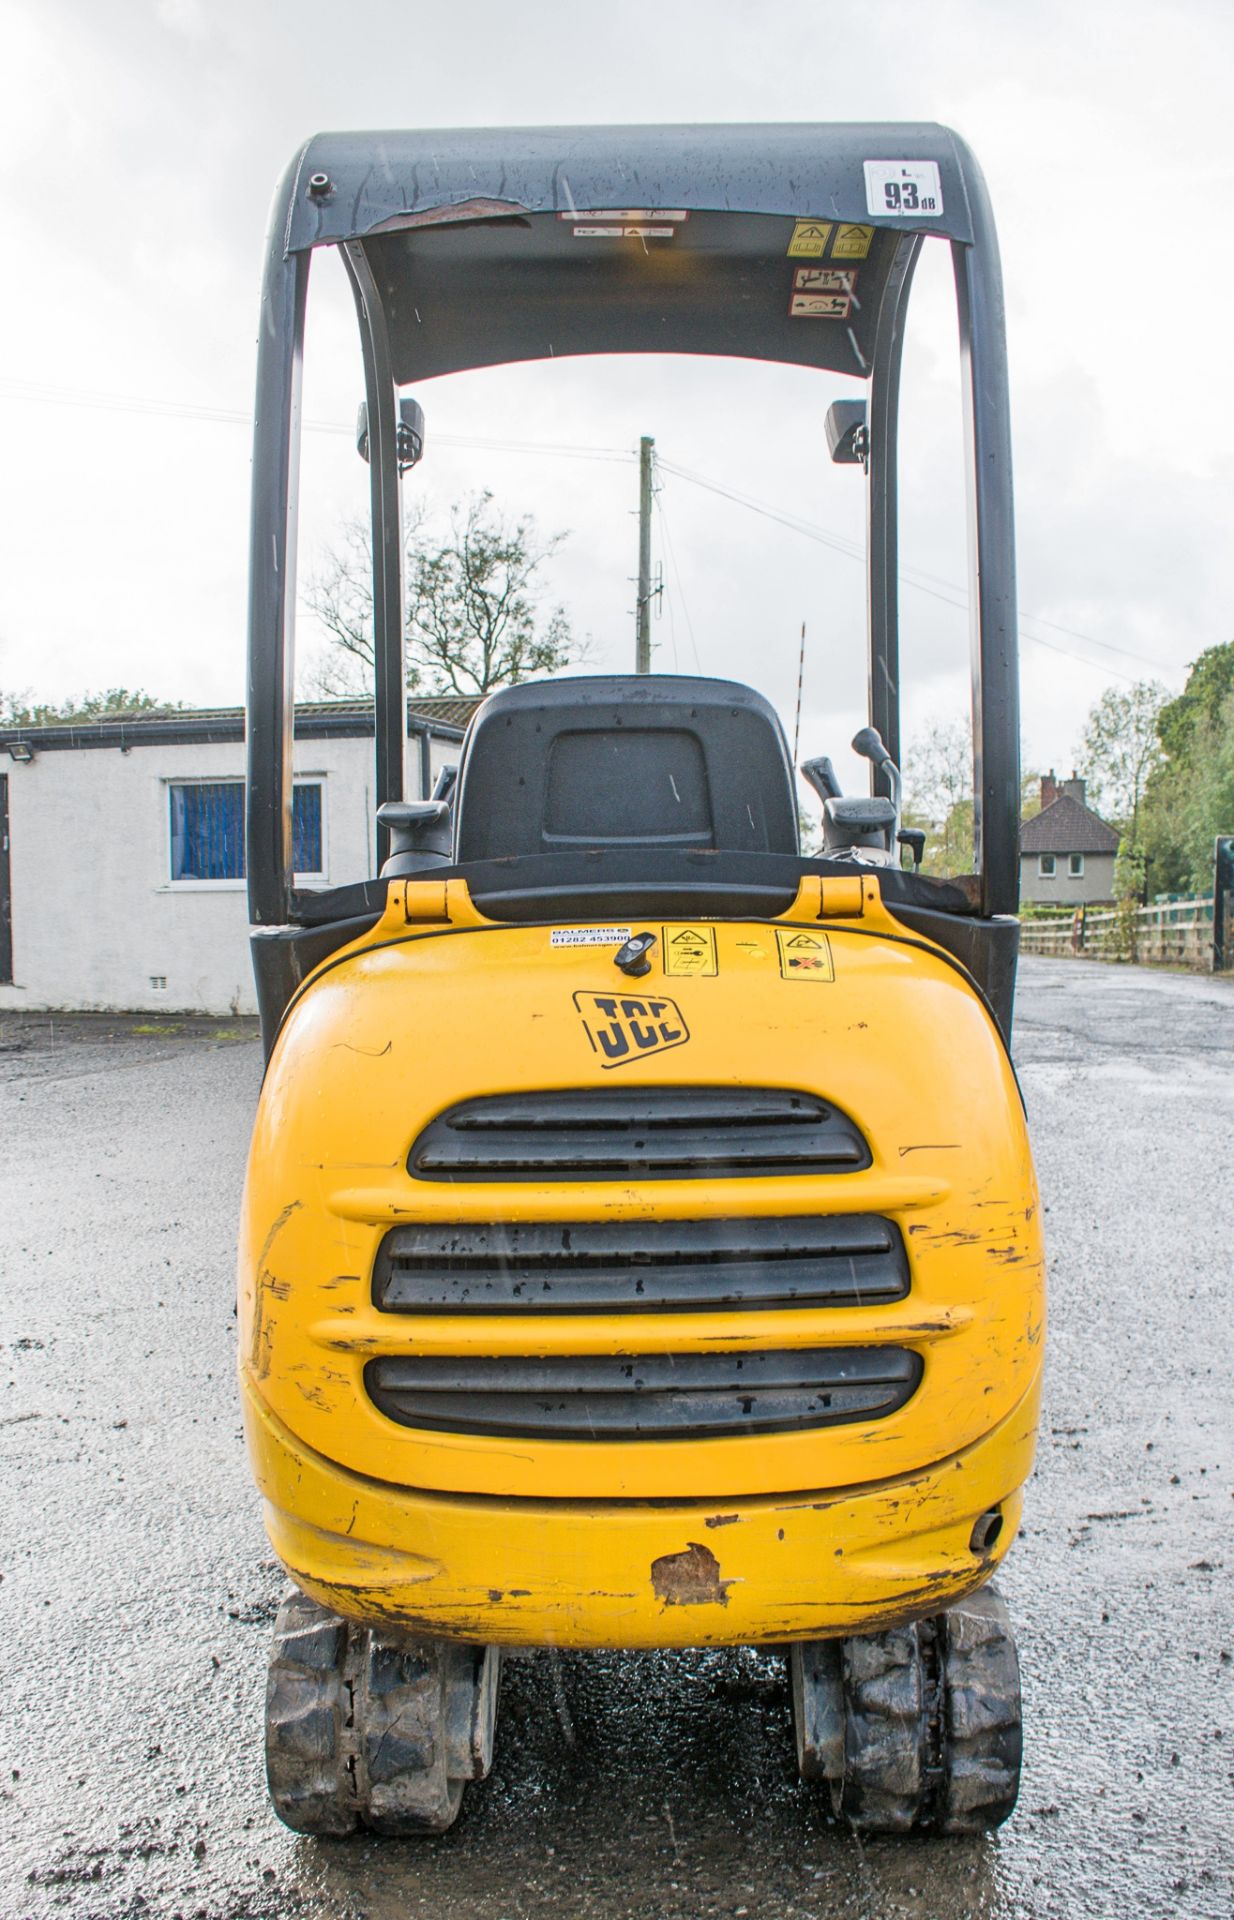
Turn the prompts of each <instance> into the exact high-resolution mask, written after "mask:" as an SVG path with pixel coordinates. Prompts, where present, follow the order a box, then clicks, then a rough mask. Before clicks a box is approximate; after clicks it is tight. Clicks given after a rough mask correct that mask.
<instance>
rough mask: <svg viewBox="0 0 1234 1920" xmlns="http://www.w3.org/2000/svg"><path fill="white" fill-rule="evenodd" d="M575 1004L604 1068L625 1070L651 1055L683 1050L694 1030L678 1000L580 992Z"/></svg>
mask: <svg viewBox="0 0 1234 1920" xmlns="http://www.w3.org/2000/svg"><path fill="white" fill-rule="evenodd" d="M574 1004H575V1006H576V1007H577V1009H578V1011H579V1014H580V1015H581V1017H582V1022H583V1029H584V1031H585V1033H586V1035H587V1038H588V1040H589V1041H590V1042H591V1047H592V1051H593V1052H594V1053H598V1054H599V1056H600V1065H601V1066H602V1067H605V1068H608V1067H624V1066H628V1065H629V1063H630V1061H632V1060H638V1059H640V1058H641V1057H642V1056H643V1055H644V1054H647V1053H664V1052H666V1051H667V1050H668V1048H669V1047H683V1046H684V1045H685V1043H686V1041H687V1040H688V1039H689V1038H690V1029H689V1027H687V1025H686V1023H685V1021H684V1020H683V1019H682V1016H681V1008H680V1007H679V1006H678V1005H677V1002H676V1001H675V1000H665V999H662V998H661V997H660V996H659V995H657V996H656V997H655V998H654V999H653V998H651V997H650V996H648V997H647V998H646V999H638V998H635V997H633V996H631V995H630V994H624V993H576V994H575V995H574Z"/></svg>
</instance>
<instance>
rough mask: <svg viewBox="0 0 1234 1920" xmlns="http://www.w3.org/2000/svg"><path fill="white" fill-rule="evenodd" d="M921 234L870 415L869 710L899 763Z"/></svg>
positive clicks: (897, 281) (902, 249)
mask: <svg viewBox="0 0 1234 1920" xmlns="http://www.w3.org/2000/svg"><path fill="white" fill-rule="evenodd" d="M920 247H921V240H920V237H919V235H917V234H913V233H906V234H904V235H903V236H902V238H901V240H900V242H899V245H898V246H897V248H896V253H895V258H894V259H893V261H892V263H891V270H890V272H889V273H888V276H887V284H886V286H885V288H884V290H883V297H882V301H881V303H880V305H879V310H878V326H877V329H876V331H875V335H874V359H873V364H872V366H871V369H870V417H869V426H868V430H867V431H868V442H867V454H866V462H867V465H866V471H867V475H868V484H867V491H866V517H867V536H868V537H867V562H866V564H867V582H868V586H867V608H868V622H869V643H870V656H869V713H870V725H871V726H872V727H876V728H877V729H878V732H879V733H880V734H881V736H882V740H883V744H884V746H885V747H886V749H887V751H888V753H889V754H890V755H891V758H892V759H893V760H894V762H895V764H896V766H899V765H900V598H899V472H898V465H897V456H896V435H897V426H898V417H899V409H900V360H901V357H902V354H903V351H904V310H905V307H906V306H907V303H908V292H909V287H910V285H911V283H912V277H913V268H914V266H915V265H916V262H917V255H918V252H919V250H920ZM873 791H874V792H875V793H876V794H882V795H883V796H884V797H886V798H890V796H891V787H890V784H889V782H888V779H887V775H886V774H885V773H884V772H883V771H882V769H881V768H875V769H874V771H873Z"/></svg>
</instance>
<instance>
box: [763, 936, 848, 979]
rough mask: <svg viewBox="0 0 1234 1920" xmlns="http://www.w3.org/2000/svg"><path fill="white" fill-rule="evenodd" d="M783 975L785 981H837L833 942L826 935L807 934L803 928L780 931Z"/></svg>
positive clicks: (779, 940)
mask: <svg viewBox="0 0 1234 1920" xmlns="http://www.w3.org/2000/svg"><path fill="white" fill-rule="evenodd" d="M776 945H777V946H778V947H779V949H780V972H781V973H782V974H783V975H784V978H785V979H786V980H834V979H835V977H836V971H835V968H834V966H833V965H832V963H831V942H830V940H828V938H827V936H826V934H825V933H807V932H806V930H805V928H804V927H801V928H798V927H777V928H776Z"/></svg>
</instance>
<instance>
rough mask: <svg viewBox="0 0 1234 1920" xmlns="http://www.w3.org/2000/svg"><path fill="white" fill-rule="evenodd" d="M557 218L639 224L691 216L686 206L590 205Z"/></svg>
mask: <svg viewBox="0 0 1234 1920" xmlns="http://www.w3.org/2000/svg"><path fill="white" fill-rule="evenodd" d="M557 218H558V219H559V220H599V221H601V222H604V223H611V222H612V221H614V220H621V221H623V222H624V223H625V224H626V225H627V226H628V225H629V224H630V223H631V222H634V223H635V224H636V225H637V224H638V223H639V222H644V223H645V222H646V221H648V220H653V221H659V220H688V219H689V218H690V216H689V214H688V213H687V212H686V209H685V208H684V207H606V208H605V207H602V208H599V209H597V208H595V207H589V208H588V209H587V211H586V212H584V211H583V209H582V208H581V207H579V208H577V209H576V210H575V212H573V213H559V214H558V215H557Z"/></svg>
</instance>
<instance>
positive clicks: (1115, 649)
mask: <svg viewBox="0 0 1234 1920" xmlns="http://www.w3.org/2000/svg"><path fill="white" fill-rule="evenodd" d="M660 465H661V467H662V468H663V469H664V471H665V472H666V473H673V474H676V475H677V477H678V478H679V479H681V480H687V481H689V483H690V484H691V486H696V487H702V488H705V490H706V491H707V492H708V493H715V494H719V495H720V497H721V498H722V499H725V500H731V501H732V502H733V503H734V504H735V505H736V506H739V507H745V508H747V510H748V511H749V512H751V513H757V514H761V515H762V517H763V518H764V519H765V520H773V521H775V522H776V524H777V525H779V526H782V527H787V528H788V529H789V530H790V532H793V533H800V534H803V535H804V536H805V537H806V538H807V539H809V540H815V541H817V542H818V543H819V545H820V546H825V547H830V548H831V549H832V551H833V552H836V553H841V554H843V555H844V556H845V557H846V558H847V559H850V560H860V561H864V559H865V548H864V546H863V545H862V544H861V543H860V542H859V541H855V540H850V539H848V538H846V537H845V536H844V535H843V534H838V533H833V532H832V531H831V530H830V529H829V528H827V527H822V526H819V525H817V524H816V523H815V522H813V521H810V520H804V519H802V518H801V516H800V515H798V514H792V513H785V512H782V511H780V510H778V509H777V508H775V507H772V506H769V505H768V504H767V502H765V501H762V500H757V499H755V498H754V496H753V495H751V494H746V493H741V492H739V491H738V490H737V489H736V488H734V487H726V486H722V485H721V484H720V482H719V481H716V480H709V479H707V478H706V476H705V475H703V474H701V473H693V472H691V470H690V469H689V468H688V467H680V466H677V465H676V464H675V463H674V462H673V461H670V460H664V459H661V461H660ZM899 574H900V578H901V579H902V580H903V581H904V582H905V583H906V584H907V585H909V586H912V587H916V589H917V591H918V592H919V593H927V594H929V595H930V596H931V597H932V598H933V599H935V600H941V601H942V602H943V604H944V605H945V606H952V607H957V608H959V609H960V610H961V611H967V609H968V605H969V600H968V595H967V593H966V592H965V590H964V588H963V587H961V586H960V585H959V583H958V582H956V581H953V580H946V579H943V578H942V577H941V576H940V575H938V574H930V573H927V572H925V571H924V569H922V568H919V567H910V566H905V565H903V563H901V566H900V569H899ZM957 595H958V596H959V598H956V596H957ZM1030 624H1031V626H1044V627H1050V628H1052V629H1053V630H1055V631H1057V632H1059V633H1065V634H1067V635H1069V636H1070V637H1071V638H1072V639H1075V640H1080V641H1083V643H1084V644H1085V645H1086V646H1091V647H1101V648H1104V649H1105V650H1106V651H1107V652H1110V653H1117V654H1121V655H1123V656H1124V657H1125V658H1127V659H1129V660H1136V661H1139V662H1140V663H1141V664H1142V665H1143V666H1148V667H1155V668H1157V669H1158V671H1164V672H1169V671H1170V669H1169V667H1167V666H1166V663H1165V662H1164V661H1161V660H1155V659H1152V658H1151V657H1150V656H1149V655H1148V654H1143V653H1136V652H1135V651H1134V650H1133V649H1132V648H1131V647H1120V646H1118V645H1117V644H1116V643H1115V642H1114V641H1112V640H1098V639H1097V638H1096V636H1095V635H1094V634H1089V633H1080V632H1078V631H1077V630H1076V629H1075V628H1074V627H1064V626H1060V625H1059V623H1058V622H1057V621H1055V620H1047V619H1045V618H1043V617H1041V616H1039V615H1037V614H1025V615H1022V616H1021V620H1020V629H1021V632H1022V634H1023V637H1024V639H1025V640H1027V641H1029V642H1030V643H1031V644H1032V645H1033V646H1037V647H1047V648H1048V649H1049V650H1050V651H1051V652H1052V653H1060V654H1063V655H1064V656H1065V657H1066V658H1067V659H1069V660H1078V661H1079V662H1080V663H1081V664H1082V665H1084V666H1089V667H1093V668H1095V669H1097V670H1098V671H1100V672H1103V673H1105V672H1108V673H1111V674H1113V675H1114V677H1115V679H1118V680H1125V681H1127V682H1128V683H1129V684H1134V680H1135V676H1134V674H1127V673H1120V672H1119V670H1118V668H1117V667H1111V666H1106V665H1104V664H1103V663H1102V662H1101V661H1098V660H1087V659H1085V657H1084V655H1083V654H1080V653H1077V652H1076V651H1075V649H1074V648H1072V647H1060V646H1059V645H1058V644H1057V642H1055V641H1051V640H1046V639H1044V638H1043V637H1042V635H1040V634H1037V633H1033V632H1031V631H1030Z"/></svg>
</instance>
